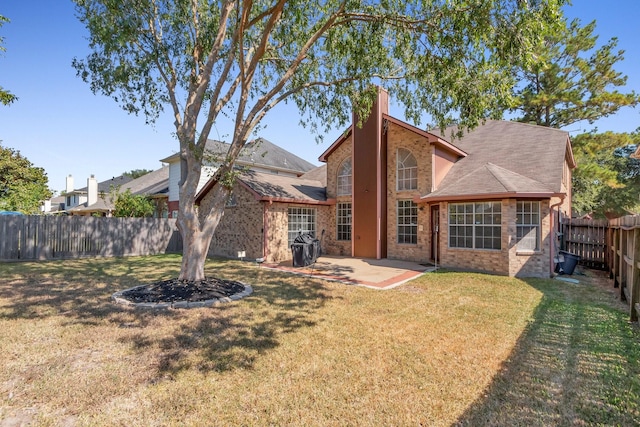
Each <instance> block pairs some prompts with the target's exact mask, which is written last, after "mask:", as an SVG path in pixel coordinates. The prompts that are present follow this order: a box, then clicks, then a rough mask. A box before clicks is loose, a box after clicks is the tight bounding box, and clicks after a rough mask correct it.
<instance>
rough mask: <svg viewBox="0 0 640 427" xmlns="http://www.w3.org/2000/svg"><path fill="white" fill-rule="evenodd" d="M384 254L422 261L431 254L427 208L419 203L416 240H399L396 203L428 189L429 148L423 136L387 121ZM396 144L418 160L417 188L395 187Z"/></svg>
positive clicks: (416, 195) (417, 195)
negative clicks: (401, 242) (405, 242)
mask: <svg viewBox="0 0 640 427" xmlns="http://www.w3.org/2000/svg"><path fill="white" fill-rule="evenodd" d="M387 144H388V145H387V149H388V152H387V159H388V164H387V257H388V258H392V259H402V260H408V261H417V262H425V261H428V260H429V258H430V257H431V255H430V252H431V250H430V244H431V233H430V228H429V208H428V206H427V205H426V204H420V205H418V243H417V244H415V245H414V244H400V243H398V236H397V225H398V215H397V206H398V201H399V200H413V199H414V198H416V197H419V196H420V195H423V194H427V193H428V192H430V191H431V179H432V173H431V167H432V165H431V164H432V149H433V147H432V146H431V145H430V144H429V142H428V141H427V140H426V138H424V137H422V136H420V135H417V134H415V133H414V132H411V131H409V130H407V129H404V128H402V127H400V126H398V125H396V124H392V123H391V124H390V125H389V127H388V130H387ZM398 148H405V149H407V150H409V151H411V153H412V154H413V155H414V156H415V158H416V161H417V163H418V188H417V190H411V191H400V192H399V191H397V188H398V186H397V178H396V169H397V168H396V165H397V163H396V162H397V159H396V158H397V152H398Z"/></svg>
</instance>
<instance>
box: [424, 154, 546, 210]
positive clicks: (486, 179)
mask: <svg viewBox="0 0 640 427" xmlns="http://www.w3.org/2000/svg"><path fill="white" fill-rule="evenodd" d="M506 194H511V195H517V196H519V197H526V196H528V197H543V196H544V197H550V196H552V195H553V194H554V192H553V190H551V189H550V188H549V187H548V186H547V185H546V184H543V183H541V182H540V181H537V180H534V179H531V178H528V177H526V176H523V175H520V174H518V173H516V172H513V171H510V170H507V169H504V168H502V167H500V166H496V165H494V164H493V163H487V164H484V165H482V166H480V167H479V168H477V169H475V170H474V171H472V172H470V173H468V174H467V175H465V176H463V177H460V178H459V179H457V180H455V181H451V182H450V183H449V185H447V186H442V187H441V188H439V189H438V190H436V191H434V192H432V193H430V194H428V195H426V196H424V197H422V200H428V201H437V200H454V199H463V198H464V199H468V198H474V197H478V198H493V197H501V196H504V195H506Z"/></svg>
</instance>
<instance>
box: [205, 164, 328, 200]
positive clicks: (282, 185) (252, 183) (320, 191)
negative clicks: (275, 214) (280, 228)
mask: <svg viewBox="0 0 640 427" xmlns="http://www.w3.org/2000/svg"><path fill="white" fill-rule="evenodd" d="M237 180H238V182H239V183H240V184H241V185H243V186H244V187H246V188H248V189H249V190H250V191H251V192H252V193H253V194H254V195H255V197H256V199H258V200H264V201H272V202H293V203H310V204H325V203H327V192H326V187H325V184H324V183H322V182H321V181H318V180H315V179H305V178H301V177H292V176H285V175H274V174H269V173H262V172H256V171H252V170H248V171H244V172H242V173H241V174H240V175H239V176H238V178H237ZM209 191H210V188H209V187H204V188H203V189H202V190H200V192H199V193H198V194H197V196H196V203H199V202H200V201H202V199H203V198H204V197H205V196H206V194H207V193H208V192H209Z"/></svg>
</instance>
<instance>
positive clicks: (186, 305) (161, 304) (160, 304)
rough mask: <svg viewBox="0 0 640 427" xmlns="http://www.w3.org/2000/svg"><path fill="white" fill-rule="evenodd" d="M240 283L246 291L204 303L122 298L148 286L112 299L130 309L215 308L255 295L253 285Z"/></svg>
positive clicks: (119, 293) (113, 296) (122, 292)
mask: <svg viewBox="0 0 640 427" xmlns="http://www.w3.org/2000/svg"><path fill="white" fill-rule="evenodd" d="M238 283H240V284H242V286H244V291H242V292H239V293H237V294H233V295H231V296H228V297H221V298H212V299H207V300H203V301H177V302H132V301H129V300H128V299H126V298H124V297H123V296H122V295H123V294H124V293H125V292H128V291H131V290H134V289H138V288H142V287H145V286H147V285H139V286H134V287H132V288H129V289H124V290H122V291H118V292H115V293H114V294H113V295H111V299H112V300H113V301H114V302H115V303H116V304H122V305H126V306H129V307H136V308H154V309H171V308H203V307H213V306H215V305H218V304H222V303H226V302H233V301H237V300H239V299H242V298H244V297H246V296H248V295H251V294H252V293H253V288H252V287H251V285H247V284H246V283H242V282H238Z"/></svg>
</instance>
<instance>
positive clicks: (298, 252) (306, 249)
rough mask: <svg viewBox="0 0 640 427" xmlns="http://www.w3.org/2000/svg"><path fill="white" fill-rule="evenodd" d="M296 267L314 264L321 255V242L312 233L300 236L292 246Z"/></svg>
mask: <svg viewBox="0 0 640 427" xmlns="http://www.w3.org/2000/svg"><path fill="white" fill-rule="evenodd" d="M291 254H292V255H293V266H294V267H306V266H307V265H311V264H314V263H315V262H316V260H317V259H318V257H319V256H320V254H321V249H320V240H318V239H316V238H315V237H313V235H312V234H311V233H307V234H300V235H299V236H298V237H296V238H295V240H294V241H293V244H292V245H291Z"/></svg>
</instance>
